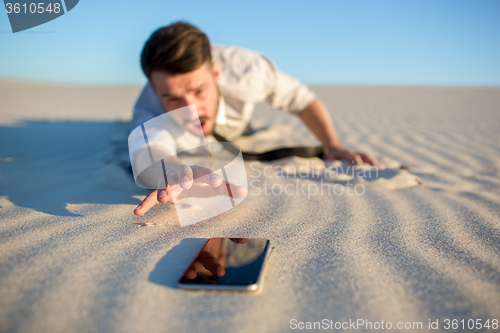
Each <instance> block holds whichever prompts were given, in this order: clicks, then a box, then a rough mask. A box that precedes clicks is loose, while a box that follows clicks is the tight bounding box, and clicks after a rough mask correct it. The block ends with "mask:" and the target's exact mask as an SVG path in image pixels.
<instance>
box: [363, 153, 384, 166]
mask: <svg viewBox="0 0 500 333" xmlns="http://www.w3.org/2000/svg"><path fill="white" fill-rule="evenodd" d="M361 158H362V159H363V161H364V162H365V163H369V164H371V165H379V164H380V162H379V160H378V159H377V158H376V157H375V156H373V155H371V154H361Z"/></svg>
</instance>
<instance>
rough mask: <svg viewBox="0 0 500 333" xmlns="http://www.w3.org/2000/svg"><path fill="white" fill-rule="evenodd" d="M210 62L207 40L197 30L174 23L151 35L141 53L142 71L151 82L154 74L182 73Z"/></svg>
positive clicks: (189, 25)
mask: <svg viewBox="0 0 500 333" xmlns="http://www.w3.org/2000/svg"><path fill="white" fill-rule="evenodd" d="M207 60H208V61H210V63H211V62H212V53H211V50H210V41H209V40H208V37H207V35H206V34H205V33H204V32H203V31H201V30H200V29H198V28H197V27H195V26H193V25H191V24H189V23H185V22H176V23H173V24H171V25H169V26H166V27H163V28H160V29H158V30H156V31H155V32H153V34H152V35H151V37H149V40H148V41H147V42H146V44H144V48H143V49H142V54H141V66H142V71H143V72H144V74H145V75H146V76H147V78H148V79H151V74H152V73H153V71H160V72H165V73H168V74H174V75H175V74H183V73H188V72H191V71H193V70H195V69H198V68H199V67H200V66H201V65H203V64H204V63H205V61H207Z"/></svg>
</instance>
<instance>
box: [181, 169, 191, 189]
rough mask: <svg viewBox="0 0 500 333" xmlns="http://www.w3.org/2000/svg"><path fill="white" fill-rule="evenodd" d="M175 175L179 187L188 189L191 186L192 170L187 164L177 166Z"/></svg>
mask: <svg viewBox="0 0 500 333" xmlns="http://www.w3.org/2000/svg"><path fill="white" fill-rule="evenodd" d="M177 177H178V179H179V186H180V187H181V188H183V189H185V190H188V189H190V188H191V186H193V170H192V169H191V167H190V166H189V165H183V166H181V167H179V169H177Z"/></svg>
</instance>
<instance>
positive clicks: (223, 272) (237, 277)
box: [177, 238, 269, 290]
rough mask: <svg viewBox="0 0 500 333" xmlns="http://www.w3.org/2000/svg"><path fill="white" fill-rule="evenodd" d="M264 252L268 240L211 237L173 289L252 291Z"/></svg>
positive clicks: (256, 285)
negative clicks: (176, 287)
mask: <svg viewBox="0 0 500 333" xmlns="http://www.w3.org/2000/svg"><path fill="white" fill-rule="evenodd" d="M268 252H269V240H268V239H260V238H211V239H209V240H208V241H207V242H206V243H205V245H204V246H203V247H202V248H201V250H200V252H199V253H198V254H197V255H196V257H195V258H194V260H193V261H192V262H191V263H190V264H189V266H188V268H187V269H186V270H185V271H184V273H183V274H182V276H181V278H180V279H179V283H178V284H177V286H178V287H181V288H189V289H240V290H256V289H258V287H259V284H258V282H259V277H260V275H261V272H262V268H263V265H264V261H265V259H266V256H267V254H268Z"/></svg>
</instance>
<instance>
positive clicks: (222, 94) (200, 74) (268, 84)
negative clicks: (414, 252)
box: [130, 22, 378, 215]
mask: <svg viewBox="0 0 500 333" xmlns="http://www.w3.org/2000/svg"><path fill="white" fill-rule="evenodd" d="M141 65H142V70H143V71H144V74H145V75H146V77H147V78H148V80H149V82H148V84H147V85H146V86H145V87H144V89H143V91H142V93H141V95H140V96H139V99H138V100H137V103H136V105H135V108H134V116H133V119H132V123H131V127H130V129H131V130H133V129H135V128H136V127H137V126H140V125H141V124H143V123H144V122H146V121H148V120H150V119H153V118H155V117H157V116H160V115H162V114H164V113H165V112H169V111H173V110H176V109H179V108H181V107H185V106H188V105H192V104H194V105H195V106H196V111H197V113H198V117H199V120H200V123H201V128H202V130H203V134H204V135H205V136H209V135H214V136H215V137H217V138H224V139H225V140H227V141H232V140H235V139H236V138H238V137H239V136H241V135H242V134H243V133H244V131H245V130H247V129H248V125H249V122H250V119H251V116H252V113H253V109H254V106H255V104H257V103H260V102H264V101H266V102H268V103H269V104H270V105H271V106H272V107H273V108H276V109H280V110H283V111H285V112H289V113H291V114H294V115H297V116H299V117H300V119H301V120H302V121H303V122H304V124H305V125H306V126H307V127H308V128H309V129H310V130H311V131H312V132H313V133H314V134H315V135H316V137H317V138H318V139H319V140H320V141H321V142H322V143H323V146H324V151H325V153H324V158H325V159H327V160H332V159H344V160H348V161H351V162H352V163H356V164H358V163H362V162H365V163H370V164H377V163H378V161H377V160H376V159H375V158H374V157H373V156H371V155H369V154H362V153H358V152H355V151H353V150H348V149H346V148H345V147H344V146H343V145H342V144H341V143H340V141H339V139H338V137H337V134H336V131H335V128H334V126H333V123H332V120H331V119H330V116H329V114H328V111H327V110H326V108H325V106H324V105H323V103H321V101H320V100H319V99H318V98H317V97H316V95H315V94H314V92H313V91H312V90H311V89H310V88H309V87H308V86H306V85H304V84H302V83H301V82H299V81H298V80H296V79H294V78H292V77H290V76H288V75H286V74H285V73H283V72H280V71H279V70H278V69H277V68H276V66H275V65H274V63H273V62H272V60H270V59H269V58H267V57H265V56H263V55H261V54H259V53H257V52H254V51H250V50H246V49H242V48H237V47H234V46H229V47H226V46H217V45H210V42H209V40H208V37H207V36H206V35H205V33H203V32H202V31H201V30H199V29H198V28H196V27H194V26H192V25H190V24H188V23H183V22H178V23H174V24H172V25H169V26H167V27H164V28H161V29H158V30H157V31H155V32H154V33H153V34H152V35H151V37H150V38H149V40H148V41H147V42H146V44H145V46H144V49H143V51H142V55H141ZM211 172H212V170H210V169H206V168H203V167H199V166H186V165H179V169H178V179H179V180H180V186H181V187H182V188H184V189H189V188H190V187H191V186H192V185H193V182H196V181H200V179H203V176H204V175H209V174H211ZM200 177H201V178H200ZM206 182H207V183H208V184H209V185H211V186H213V187H221V188H222V187H223V186H224V185H226V186H228V184H223V183H224V182H223V181H222V179H220V177H218V176H217V177H212V178H211V179H210V180H208V181H206ZM233 192H234V191H233ZM241 194H242V193H239V194H238V193H233V195H235V196H238V195H241ZM245 194H246V193H245ZM243 195H244V194H243ZM158 202H161V203H166V202H172V195H171V193H170V191H169V188H168V186H167V188H166V189H164V190H160V191H158V190H155V191H153V192H151V194H149V195H148V196H147V197H146V199H144V201H143V202H142V203H141V204H140V205H139V206H138V207H137V208H136V209H135V210H134V213H135V214H136V215H142V214H144V213H145V212H146V211H148V210H149V209H150V208H151V207H153V206H154V205H155V204H157V203H158Z"/></svg>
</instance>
